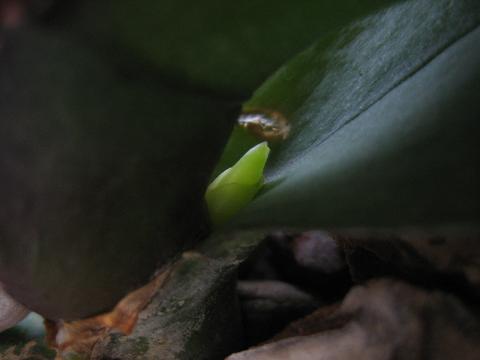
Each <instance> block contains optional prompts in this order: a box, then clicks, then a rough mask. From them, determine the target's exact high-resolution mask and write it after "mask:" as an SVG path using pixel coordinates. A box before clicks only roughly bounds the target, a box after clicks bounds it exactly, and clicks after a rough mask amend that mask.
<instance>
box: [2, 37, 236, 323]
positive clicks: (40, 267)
mask: <svg viewBox="0 0 480 360" xmlns="http://www.w3.org/2000/svg"><path fill="white" fill-rule="evenodd" d="M0 55H1V57H0V183H1V186H0V197H1V199H2V211H1V212H0V248H1V251H0V279H1V281H2V283H3V284H4V285H5V286H6V289H7V291H8V292H9V293H10V294H11V295H12V296H13V297H15V298H16V300H18V301H20V302H21V303H23V304H25V305H26V306H27V307H28V308H30V309H32V310H34V311H36V312H38V313H40V314H41V315H43V316H45V317H48V318H51V319H57V318H66V319H71V318H79V317H85V316H90V315H93V314H96V313H99V312H102V311H107V310H110V309H111V308H112V307H113V305H115V304H116V302H117V301H119V300H120V298H121V297H122V296H124V295H125V294H126V293H127V292H128V291H131V290H133V289H135V288H136V287H139V286H141V285H144V284H145V282H146V281H147V280H148V279H149V277H150V276H151V275H152V274H153V273H154V271H155V270H156V269H157V268H158V267H159V266H161V265H162V264H164V263H165V262H167V261H168V260H169V259H171V257H173V256H176V255H177V254H178V252H179V251H181V250H182V249H183V248H184V247H185V246H187V244H189V243H190V244H191V243H193V242H195V241H196V240H199V238H200V237H202V236H205V235H206V232H207V221H206V214H205V211H204V207H205V205H204V200H203V193H204V190H205V188H206V186H207V183H208V178H209V176H210V173H211V170H212V166H213V165H214V163H215V161H216V160H217V156H218V153H219V152H220V151H221V148H222V146H223V144H224V142H225V137H226V135H227V133H228V131H229V129H230V128H231V125H230V123H231V120H230V119H229V114H230V110H231V109H230V105H229V104H225V103H224V102H222V101H217V100H216V99H215V98H211V97H209V96H205V95H201V94H198V93H197V92H190V91H189V89H172V88H170V87H168V86H165V85H163V84H161V83H156V82H154V81H150V79H145V78H143V77H142V76H136V77H134V78H132V77H129V76H125V74H123V73H121V72H119V71H118V69H116V68H115V67H113V66H111V64H109V63H105V62H104V61H103V60H102V58H101V57H100V56H98V54H96V53H94V52H91V51H89V50H86V49H85V48H83V47H82V46H80V45H79V44H78V43H75V42H74V41H73V40H72V39H71V38H69V37H65V36H63V35H61V34H58V33H56V34H52V33H48V32H47V33H46V32H42V31H40V30H38V29H37V30H35V31H20V32H17V33H10V34H8V36H7V38H6V40H5V42H4V44H3V47H2V49H1V53H0Z"/></svg>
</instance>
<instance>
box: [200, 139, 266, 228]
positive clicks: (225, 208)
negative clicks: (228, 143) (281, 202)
mask: <svg viewBox="0 0 480 360" xmlns="http://www.w3.org/2000/svg"><path fill="white" fill-rule="evenodd" d="M269 153H270V149H269V147H268V145H267V143H266V142H263V143H261V144H258V145H256V146H255V147H253V148H252V149H250V150H249V151H248V152H247V153H246V154H245V155H243V157H242V158H241V159H240V160H238V162H237V163H236V164H235V165H233V166H232V167H230V168H228V169H227V170H225V171H223V172H222V173H221V174H220V175H218V177H217V178H216V179H215V180H213V182H212V183H211V184H210V185H209V186H208V188H207V191H206V193H205V200H206V201H207V205H208V210H209V212H210V217H211V219H212V222H213V223H214V224H215V225H221V224H223V223H225V222H226V221H228V220H229V219H230V218H231V217H232V216H234V215H235V214H236V213H238V212H239V211H240V210H241V209H242V208H244V207H245V206H246V205H247V204H248V203H249V202H250V201H252V199H253V197H254V196H255V194H256V193H257V192H258V191H259V190H260V188H261V187H262V185H263V169H264V168H265V164H266V163H267V159H268V154H269Z"/></svg>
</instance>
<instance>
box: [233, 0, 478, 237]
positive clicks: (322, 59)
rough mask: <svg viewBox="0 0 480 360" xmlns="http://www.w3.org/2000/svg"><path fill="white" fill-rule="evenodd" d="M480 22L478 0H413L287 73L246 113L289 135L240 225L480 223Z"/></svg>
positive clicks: (313, 52)
mask: <svg viewBox="0 0 480 360" xmlns="http://www.w3.org/2000/svg"><path fill="white" fill-rule="evenodd" d="M479 23H480V3H479V2H478V1H474V0H471V1H469V0H463V1H447V0H418V1H417V0H413V1H406V2H403V3H400V4H397V5H394V6H392V7H390V8H389V9H387V10H384V11H381V12H379V13H377V14H374V15H372V16H369V17H366V18H364V19H362V20H361V21H358V22H356V23H354V24H353V25H350V26H347V27H345V28H344V29H342V30H340V31H338V32H336V33H332V34H330V35H329V36H327V37H323V38H321V39H320V41H319V42H318V43H317V44H316V45H315V46H313V47H311V48H310V49H308V50H307V51H305V52H304V53H302V54H300V55H299V56H298V57H296V58H295V59H294V60H292V61H291V62H289V63H288V64H287V65H286V66H284V67H283V68H281V69H280V70H279V71H278V72H277V73H276V74H275V75H274V76H272V77H271V78H270V79H269V80H268V81H267V82H266V83H265V84H264V85H263V86H262V87H261V88H260V89H259V90H258V91H257V92H256V93H255V95H254V96H253V98H252V99H251V100H250V101H249V102H247V103H246V105H245V110H246V111H252V110H256V111H260V112H261V111H262V110H263V111H265V112H268V111H279V112H281V113H283V114H284V115H285V117H286V118H287V119H289V122H290V125H291V134H290V137H289V139H287V140H286V141H284V142H283V143H282V144H280V145H277V146H276V147H273V148H272V157H271V162H269V166H268V168H267V172H266V175H267V184H266V189H265V191H264V192H263V193H262V194H260V195H259V196H258V197H257V199H256V200H254V202H253V203H252V204H251V206H249V207H248V208H247V209H246V210H245V211H244V213H243V214H240V216H239V218H238V219H237V220H236V223H235V226H244V227H251V226H281V227H288V226H300V227H343V228H344V227H367V228H371V227H377V228H378V227H396V226H440V225H442V226H450V225H451V226H456V225H460V226H464V225H465V226H471V225H475V226H478V223H479V214H480V208H479V207H480V202H479V201H478V200H479V198H480V190H479V189H480V187H479V185H478V184H479V183H480V159H479V156H478V136H479V134H480V122H479V121H478V120H479V118H480V101H479V99H480V29H479V28H478V26H479ZM233 140H235V139H233ZM230 157H232V158H233V157H234V156H233V155H232V154H230Z"/></svg>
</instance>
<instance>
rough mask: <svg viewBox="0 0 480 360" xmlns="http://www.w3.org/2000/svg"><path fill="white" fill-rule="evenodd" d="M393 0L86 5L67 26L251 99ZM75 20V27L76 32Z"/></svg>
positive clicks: (113, 0)
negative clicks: (328, 38)
mask: <svg viewBox="0 0 480 360" xmlns="http://www.w3.org/2000/svg"><path fill="white" fill-rule="evenodd" d="M389 2H391V1H380V0H368V1H358V0H346V1H341V2H339V1H310V0H300V1H298V0H297V1H276V0H261V1H216V0H207V1H191V0H162V1H158V0H137V1H130V0H109V1H97V0H90V1H83V2H81V5H80V6H79V7H77V8H74V9H73V10H74V11H73V12H74V14H75V16H74V17H73V18H74V19H73V20H71V19H67V21H66V24H65V28H68V29H71V28H72V27H73V28H74V29H76V30H78V29H81V32H82V33H84V34H87V35H88V37H87V38H88V42H89V43H92V42H93V43H95V42H96V43H98V44H100V46H101V47H103V48H105V47H109V46H112V44H113V46H112V47H113V48H114V53H115V55H117V56H118V53H122V51H125V50H128V51H131V52H132V53H134V54H136V55H138V56H139V58H141V59H143V60H144V61H146V62H148V63H151V64H153V65H154V67H155V68H157V69H160V70H161V71H162V72H163V74H164V75H167V76H168V77H169V78H172V77H174V78H177V79H179V78H181V79H183V80H184V81H187V82H189V83H193V84H196V85H197V86H200V87H202V88H209V89H213V90H215V91H223V92H226V93H229V94H231V93H234V94H249V93H250V92H251V91H252V90H253V89H255V88H256V87H257V86H259V85H260V83H261V82H262V81H263V80H265V79H266V78H267V76H269V75H270V74H271V73H272V72H273V71H275V70H276V69H277V68H278V67H279V66H280V65H282V64H283V63H284V62H285V61H286V60H288V59H289V58H290V57H292V56H293V55H295V54H296V53H297V52H298V51H301V50H303V49H304V48H306V47H307V46H309V45H310V44H311V43H312V42H313V41H315V40H316V39H317V38H318V36H320V35H322V34H324V33H326V32H328V31H331V30H332V29H334V28H336V27H338V26H340V25H344V24H346V23H347V22H349V21H351V20H353V19H355V18H356V17H358V16H360V15H362V14H365V13H367V12H368V11H369V10H370V11H371V9H373V8H379V7H381V6H385V4H387V3H389ZM72 22H73V23H74V25H73V26H72Z"/></svg>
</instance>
